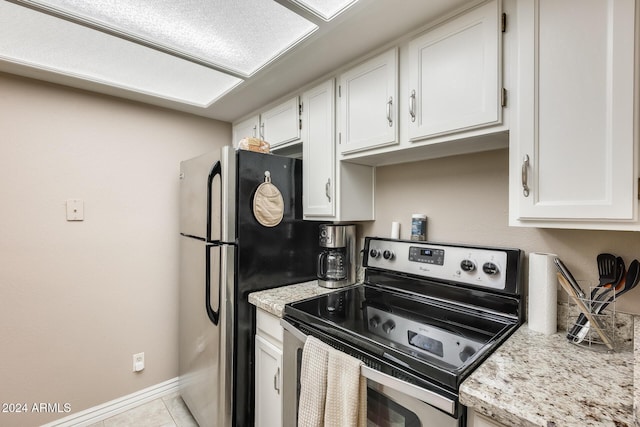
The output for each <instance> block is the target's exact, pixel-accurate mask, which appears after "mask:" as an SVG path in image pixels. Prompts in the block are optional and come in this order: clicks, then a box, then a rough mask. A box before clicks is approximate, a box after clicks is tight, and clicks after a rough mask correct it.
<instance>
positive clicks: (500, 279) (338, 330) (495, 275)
mask: <svg viewBox="0 0 640 427" xmlns="http://www.w3.org/2000/svg"><path fill="white" fill-rule="evenodd" d="M365 250H366V254H365V258H364V265H365V267H366V268H367V269H366V275H365V283H364V284H360V285H356V286H353V287H349V288H345V289H342V290H337V291H335V292H332V293H330V294H325V295H322V296H318V297H313V298H310V299H307V300H303V301H300V302H297V303H292V304H288V305H287V306H286V307H285V319H287V320H289V321H291V322H294V323H295V324H296V325H298V326H304V327H305V329H306V330H307V332H309V333H313V332H314V331H316V332H317V334H318V335H319V337H320V336H322V337H325V338H326V337H331V339H332V340H337V341H340V342H345V343H348V345H350V346H353V347H355V348H357V349H359V350H360V352H363V353H366V354H368V355H371V356H372V357H373V358H375V359H376V360H378V361H380V360H381V361H384V363H387V364H389V365H391V366H395V367H397V368H398V369H401V370H402V371H403V372H407V373H409V374H411V375H415V376H416V377H418V378H420V379H422V380H427V381H430V382H434V383H436V384H438V385H439V386H441V387H445V388H446V389H449V390H452V391H453V392H457V389H458V387H459V385H460V383H461V382H462V380H463V379H464V378H466V376H467V375H468V374H469V373H470V372H471V371H472V370H473V369H474V368H475V367H476V366H477V365H478V364H479V363H481V362H482V361H483V360H484V359H485V358H486V357H487V356H488V354H489V353H490V352H491V351H492V349H494V348H495V347H496V346H497V345H499V344H500V343H501V342H502V341H503V340H505V339H506V338H507V337H508V336H509V335H510V334H511V333H512V332H514V331H515V330H516V329H517V328H518V326H519V325H520V324H521V322H522V315H523V313H522V309H523V307H522V299H521V298H520V291H521V289H520V286H521V285H520V280H519V276H520V271H519V269H520V259H521V252H520V251H519V250H517V249H496V248H479V247H467V246H454V245H444V244H431V243H425V242H413V241H399V240H390V239H378V238H367V239H366V242H365Z"/></svg>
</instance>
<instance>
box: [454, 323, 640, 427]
mask: <svg viewBox="0 0 640 427" xmlns="http://www.w3.org/2000/svg"><path fill="white" fill-rule="evenodd" d="M635 323H638V322H635ZM632 350H633V349H632V348H630V347H629V346H626V348H623V349H619V350H618V351H617V352H615V353H606V352H602V351H596V350H593V349H590V348H583V347H578V346H576V345H573V344H570V343H569V342H568V341H567V339H566V332H565V331H560V332H558V333H556V334H554V335H544V334H541V333H538V332H532V331H530V330H529V328H528V327H527V325H526V324H525V325H522V326H521V327H520V328H519V329H518V330H517V331H516V332H515V333H514V334H513V335H512V336H511V337H510V338H509V339H508V340H507V341H506V342H505V343H504V344H503V345H502V346H500V347H499V348H498V349H497V350H496V351H495V352H494V353H493V354H492V355H491V356H490V357H489V358H488V359H487V360H485V361H484V363H483V364H482V365H480V367H479V368H478V369H476V370H475V371H474V372H473V373H472V374H471V375H470V376H469V377H468V378H467V379H466V380H465V381H464V382H463V383H462V385H461V386H460V402H461V403H462V404H464V405H466V406H468V407H470V408H473V409H474V410H476V411H477V412H479V413H481V414H484V415H486V416H489V417H490V418H492V419H494V420H496V421H498V422H500V423H502V424H505V425H507V426H514V427H515V426H518V427H520V426H524V427H530V426H541V427H556V426H557V427H563V426H567V427H588V426H594V427H595V426H597V427H605V426H612V427H624V426H628V427H632V426H634V424H633V423H634V411H633V408H634V400H635V398H634V380H633V377H634V354H633V351H632Z"/></svg>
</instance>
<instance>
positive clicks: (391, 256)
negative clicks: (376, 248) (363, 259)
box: [382, 250, 395, 261]
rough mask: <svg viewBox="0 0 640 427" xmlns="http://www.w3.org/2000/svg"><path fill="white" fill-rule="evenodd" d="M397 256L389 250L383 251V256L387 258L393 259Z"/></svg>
mask: <svg viewBox="0 0 640 427" xmlns="http://www.w3.org/2000/svg"><path fill="white" fill-rule="evenodd" d="M394 257H395V254H394V253H393V252H391V251H389V250H386V251H384V252H383V253H382V258H384V259H386V260H389V261H390V260H392V259H393V258H394Z"/></svg>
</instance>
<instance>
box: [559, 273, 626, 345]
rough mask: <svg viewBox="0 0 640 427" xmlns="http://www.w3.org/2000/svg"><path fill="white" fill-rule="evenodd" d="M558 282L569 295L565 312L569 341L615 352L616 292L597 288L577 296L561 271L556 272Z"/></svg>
mask: <svg viewBox="0 0 640 427" xmlns="http://www.w3.org/2000/svg"><path fill="white" fill-rule="evenodd" d="M558 281H559V282H560V284H561V285H562V287H563V288H564V289H565V291H566V292H567V293H568V294H569V297H570V298H569V312H568V314H567V339H568V340H569V342H571V343H572V344H575V345H579V346H584V347H589V348H591V349H597V350H608V351H615V348H616V345H615V343H616V339H615V338H616V337H615V330H616V324H615V319H616V309H615V292H606V293H604V294H603V293H602V291H600V292H599V293H598V292H597V291H595V290H596V288H590V289H589V293H588V294H585V295H584V297H580V296H578V295H577V294H576V293H575V291H574V290H573V288H572V287H571V286H570V285H569V283H568V282H567V280H566V279H565V278H564V277H563V276H562V275H561V274H558ZM599 289H600V288H598V290H599Z"/></svg>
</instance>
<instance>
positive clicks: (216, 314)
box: [204, 246, 222, 326]
mask: <svg viewBox="0 0 640 427" xmlns="http://www.w3.org/2000/svg"><path fill="white" fill-rule="evenodd" d="M214 247H215V246H207V250H206V261H205V266H206V267H205V269H206V276H205V277H206V279H205V289H204V293H205V297H204V305H205V309H206V310H207V316H209V320H211V323H213V324H214V325H216V326H217V325H218V322H219V321H220V286H221V283H222V282H221V281H222V268H218V310H217V311H216V310H214V309H213V308H212V307H211V249H212V248H214Z"/></svg>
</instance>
